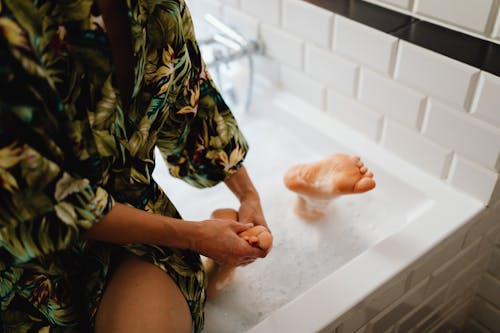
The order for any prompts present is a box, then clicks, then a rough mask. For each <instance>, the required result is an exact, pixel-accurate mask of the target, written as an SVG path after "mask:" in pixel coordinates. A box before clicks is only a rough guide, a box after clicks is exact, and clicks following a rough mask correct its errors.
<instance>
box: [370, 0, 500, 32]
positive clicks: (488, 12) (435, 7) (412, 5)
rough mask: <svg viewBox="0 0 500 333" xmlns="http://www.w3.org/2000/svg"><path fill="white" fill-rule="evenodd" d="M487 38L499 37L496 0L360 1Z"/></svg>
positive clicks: (499, 18) (499, 15)
mask: <svg viewBox="0 0 500 333" xmlns="http://www.w3.org/2000/svg"><path fill="white" fill-rule="evenodd" d="M363 1H366V2H370V3H373V4H376V5H379V6H382V7H387V8H390V9H392V10H396V11H398V12H401V13H403V14H406V15H411V16H414V17H417V18H419V19H422V20H425V21H430V22H432V23H434V24H438V25H441V26H445V27H447V28H450V29H453V30H457V31H460V32H463V33H466V34H470V35H473V36H477V37H481V38H484V39H488V40H492V41H493V40H494V39H496V40H497V41H498V40H500V6H499V2H498V0H474V1H471V0H439V1H436V0H412V1H410V0H363Z"/></svg>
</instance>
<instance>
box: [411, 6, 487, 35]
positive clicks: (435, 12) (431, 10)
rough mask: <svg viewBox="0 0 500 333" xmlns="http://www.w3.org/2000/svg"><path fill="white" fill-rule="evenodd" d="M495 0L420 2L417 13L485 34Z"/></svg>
mask: <svg viewBox="0 0 500 333" xmlns="http://www.w3.org/2000/svg"><path fill="white" fill-rule="evenodd" d="M492 4H493V0H474V1H470V0H439V1H435V0H420V1H419V5H418V7H417V13H419V14H421V15H423V16H428V17H432V18H435V19H438V20H442V21H444V22H447V23H451V24H455V25H457V26H459V27H462V28H466V29H469V30H472V31H475V32H479V33H484V32H485V29H486V24H487V22H488V16H489V15H490V10H491V6H492Z"/></svg>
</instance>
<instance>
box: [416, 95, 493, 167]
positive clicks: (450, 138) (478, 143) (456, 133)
mask: <svg viewBox="0 0 500 333" xmlns="http://www.w3.org/2000/svg"><path fill="white" fill-rule="evenodd" d="M427 113H428V114H427V118H426V120H425V123H424V126H423V133H424V135H425V136H427V137H428V138H430V139H431V140H433V141H435V142H437V143H439V144H441V145H442V146H445V147H448V148H451V149H453V150H454V151H456V152H458V153H461V154H463V155H465V156H466V157H468V158H470V159H471V160H473V161H476V162H478V163H479V164H481V165H483V166H485V167H486V168H488V169H490V170H496V171H498V169H499V167H500V166H499V158H500V129H499V128H497V127H494V126H491V125H490V124H488V123H485V122H482V121H479V120H477V119H475V118H473V117H470V116H469V115H468V114H465V113H461V112H458V111H457V110H454V109H452V108H450V107H448V106H446V105H444V104H442V103H439V102H438V101H435V100H431V101H430V107H429V110H428V112H427Z"/></svg>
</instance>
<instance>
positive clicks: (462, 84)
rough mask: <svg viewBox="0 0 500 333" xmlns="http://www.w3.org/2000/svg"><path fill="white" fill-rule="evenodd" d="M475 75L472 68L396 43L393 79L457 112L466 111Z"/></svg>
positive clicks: (402, 43) (433, 53)
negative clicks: (440, 101) (439, 100)
mask: <svg viewBox="0 0 500 333" xmlns="http://www.w3.org/2000/svg"><path fill="white" fill-rule="evenodd" d="M475 74H479V70H478V69H477V68H474V67H472V66H469V65H466V64H464V63H461V62H458V61H456V60H453V59H450V58H447V57H444V56H442V55H440V54H438V53H435V52H432V51H429V50H427V49H424V48H422V47H419V46H416V45H414V44H410V43H408V42H405V41H400V42H399V52H398V60H397V64H396V70H395V78H396V80H398V81H401V82H403V83H405V84H407V85H409V86H411V87H413V88H415V89H418V90H420V91H422V92H423V93H425V94H427V95H429V96H432V97H436V98H438V99H441V100H442V101H444V102H446V103H447V104H449V105H450V106H453V107H455V108H457V109H459V110H464V109H465V107H466V102H467V98H468V97H469V91H470V88H471V84H472V81H473V78H474V77H475Z"/></svg>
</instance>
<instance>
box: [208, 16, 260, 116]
mask: <svg viewBox="0 0 500 333" xmlns="http://www.w3.org/2000/svg"><path fill="white" fill-rule="evenodd" d="M204 19H205V21H207V22H208V23H209V24H210V25H212V26H213V27H214V28H215V29H217V33H215V34H214V35H213V36H212V37H210V38H208V39H205V40H200V41H199V44H200V45H210V44H218V45H223V46H224V47H225V49H226V50H227V51H226V52H223V51H221V50H214V52H213V59H212V60H211V61H209V62H207V64H206V65H207V68H209V69H213V70H214V75H215V76H216V78H217V81H218V82H221V80H220V68H221V66H222V65H226V66H227V65H228V64H229V63H230V62H233V61H235V60H238V59H241V58H247V59H248V66H249V71H248V73H249V74H248V83H247V96H246V100H245V106H244V110H245V112H246V111H248V109H249V108H250V105H251V102H252V94H253V84H254V61H253V58H252V55H253V54H262V53H263V51H264V47H263V44H262V43H261V42H259V41H256V40H248V39H246V38H245V37H243V36H242V35H240V34H239V33H238V32H236V31H235V30H233V29H231V28H230V27H229V26H227V25H226V24H224V23H223V22H221V21H220V20H218V19H217V18H216V17H214V16H213V15H210V14H205V15H204ZM221 89H222V87H221ZM223 94H224V95H226V96H228V97H230V98H232V99H234V100H236V92H235V91H234V87H232V86H230V87H229V88H228V89H226V91H223Z"/></svg>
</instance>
